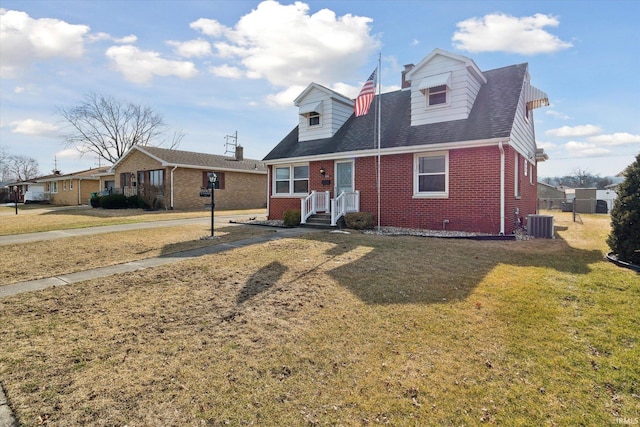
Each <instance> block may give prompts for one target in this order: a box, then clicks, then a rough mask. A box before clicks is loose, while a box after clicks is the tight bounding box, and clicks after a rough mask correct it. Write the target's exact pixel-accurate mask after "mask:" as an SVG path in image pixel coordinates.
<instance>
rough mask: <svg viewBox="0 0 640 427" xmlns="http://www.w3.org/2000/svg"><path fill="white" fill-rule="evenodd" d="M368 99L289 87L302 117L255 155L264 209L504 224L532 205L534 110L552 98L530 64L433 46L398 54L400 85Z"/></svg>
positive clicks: (429, 225) (422, 224)
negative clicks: (265, 179) (263, 178)
mask: <svg viewBox="0 0 640 427" xmlns="http://www.w3.org/2000/svg"><path fill="white" fill-rule="evenodd" d="M378 100H380V101H381V102H380V103H379V104H378ZM373 102H374V104H372V106H371V110H370V111H369V113H368V114H366V115H364V116H360V117H356V116H355V115H354V114H353V106H354V101H353V100H352V99H349V98H346V97H344V96H342V95H340V94H338V93H336V92H334V91H331V90H329V89H327V88H325V87H323V86H321V85H318V84H315V83H312V84H310V85H309V86H308V87H307V88H306V89H305V90H304V91H303V92H302V93H301V94H300V95H299V96H298V97H297V98H296V99H295V101H294V103H295V105H296V106H298V108H299V124H298V126H297V127H296V128H294V129H293V130H292V131H291V132H290V133H289V134H288V135H287V136H286V137H285V138H284V139H283V140H282V141H281V142H280V143H279V144H278V145H277V146H276V147H275V148H274V149H273V150H272V151H271V152H270V153H269V154H268V155H267V156H266V157H265V158H264V159H263V161H264V162H265V164H266V165H267V168H268V170H269V205H268V215H269V218H270V219H280V218H282V215H283V212H284V211H285V210H287V209H301V210H302V220H303V222H305V221H306V219H307V217H308V216H309V215H313V214H316V213H320V212H328V213H329V214H330V216H331V222H332V224H335V223H336V221H337V219H338V218H339V217H340V216H341V215H343V214H344V213H345V212H348V211H358V210H359V211H362V212H370V213H372V214H374V216H376V217H377V216H378V211H379V212H380V218H379V222H380V224H381V225H382V226H399V227H412V228H425V229H442V228H446V229H450V230H460V231H473V232H475V231H478V232H486V233H495V234H499V233H501V234H510V233H512V232H513V230H514V229H515V227H516V225H517V223H518V221H523V220H524V219H526V217H527V215H528V214H534V213H536V208H537V204H536V198H537V187H536V182H537V162H539V161H543V160H545V159H547V155H546V154H545V153H544V151H543V150H542V149H540V148H537V147H536V142H535V132H534V123H533V113H532V110H533V109H535V108H538V107H541V106H545V105H549V101H548V98H547V95H546V94H545V93H544V92H542V91H540V90H538V89H536V88H535V87H533V86H531V84H530V77H529V72H528V65H527V64H519V65H512V66H508V67H504V68H498V69H495V70H489V71H481V70H480V69H479V68H478V66H477V65H476V64H475V63H474V62H473V60H471V59H469V58H467V57H464V56H460V55H456V54H453V53H449V52H446V51H443V50H440V49H436V50H434V51H433V52H431V53H430V54H429V55H428V56H427V57H425V58H424V59H423V60H422V61H421V62H420V63H419V64H418V65H416V66H414V65H413V64H411V65H407V66H405V70H404V71H403V73H402V89H401V90H398V91H395V92H390V93H384V94H382V95H381V96H380V95H377V96H376V98H375V100H374V101H373ZM376 105H381V106H380V115H381V126H380V128H381V130H380V137H379V138H378V136H377V135H376V129H377V128H378V126H377V124H376V123H377V116H378V111H377V110H376ZM378 140H379V141H380V143H379V146H378ZM378 158H379V159H380V164H379V165H378ZM378 170H379V171H380V185H378V178H377V177H378ZM378 200H380V203H379V204H378Z"/></svg>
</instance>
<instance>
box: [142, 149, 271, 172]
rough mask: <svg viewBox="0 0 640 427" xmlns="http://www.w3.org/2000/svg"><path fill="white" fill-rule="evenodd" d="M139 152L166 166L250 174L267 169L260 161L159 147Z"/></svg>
mask: <svg viewBox="0 0 640 427" xmlns="http://www.w3.org/2000/svg"><path fill="white" fill-rule="evenodd" d="M139 148H140V149H141V150H143V151H145V152H147V153H149V154H151V155H152V156H154V157H157V158H158V159H160V160H161V161H162V162H163V163H165V164H167V165H181V166H188V167H194V168H205V169H227V170H238V171H251V172H256V171H260V172H266V170H267V168H266V167H265V166H264V164H263V163H262V161H261V160H255V159H244V160H236V159H235V157H228V156H221V155H217V154H206V153H196V152H193V151H181V150H170V149H168V148H159V147H151V146H146V147H139Z"/></svg>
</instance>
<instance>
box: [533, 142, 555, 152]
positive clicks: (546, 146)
mask: <svg viewBox="0 0 640 427" xmlns="http://www.w3.org/2000/svg"><path fill="white" fill-rule="evenodd" d="M536 146H537V147H538V148H542V149H545V150H549V151H553V150H557V149H558V146H557V145H556V144H554V143H553V142H547V141H536Z"/></svg>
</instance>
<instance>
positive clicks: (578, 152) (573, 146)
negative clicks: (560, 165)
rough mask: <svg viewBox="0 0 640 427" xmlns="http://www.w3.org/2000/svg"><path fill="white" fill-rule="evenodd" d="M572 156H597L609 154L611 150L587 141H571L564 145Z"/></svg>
mask: <svg viewBox="0 0 640 427" xmlns="http://www.w3.org/2000/svg"><path fill="white" fill-rule="evenodd" d="M564 148H565V149H566V150H567V152H568V153H569V155H571V156H572V157H597V156H602V155H605V154H609V153H610V152H611V151H610V150H607V149H606V148H601V147H598V146H597V145H596V144H590V143H587V142H578V141H569V142H567V143H566V144H565V145H564Z"/></svg>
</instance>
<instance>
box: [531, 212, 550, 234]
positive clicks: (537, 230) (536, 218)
mask: <svg viewBox="0 0 640 427" xmlns="http://www.w3.org/2000/svg"><path fill="white" fill-rule="evenodd" d="M527 234H528V235H529V236H533V237H542V238H545V239H553V216H552V215H529V216H528V217H527Z"/></svg>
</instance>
